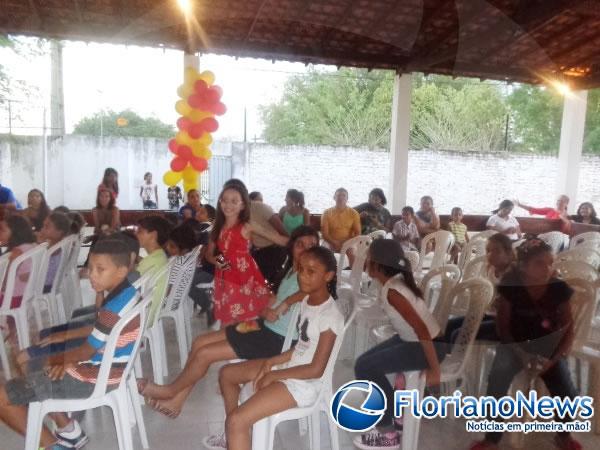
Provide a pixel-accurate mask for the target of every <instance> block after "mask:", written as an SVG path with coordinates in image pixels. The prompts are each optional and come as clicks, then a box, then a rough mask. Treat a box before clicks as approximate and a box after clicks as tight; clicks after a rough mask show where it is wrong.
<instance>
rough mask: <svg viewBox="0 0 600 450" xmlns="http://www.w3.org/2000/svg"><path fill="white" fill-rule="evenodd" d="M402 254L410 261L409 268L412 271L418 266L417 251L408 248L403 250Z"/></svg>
mask: <svg viewBox="0 0 600 450" xmlns="http://www.w3.org/2000/svg"><path fill="white" fill-rule="evenodd" d="M404 256H406V259H408V262H409V263H410V268H411V269H412V271H413V272H414V271H415V270H416V269H417V267H418V266H419V252H415V251H414V250H408V251H405V252H404Z"/></svg>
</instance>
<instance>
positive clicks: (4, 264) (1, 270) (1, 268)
mask: <svg viewBox="0 0 600 450" xmlns="http://www.w3.org/2000/svg"><path fill="white" fill-rule="evenodd" d="M9 258H10V254H8V253H5V254H4V255H2V256H0V286H3V285H4V277H5V276H6V269H8V260H9Z"/></svg>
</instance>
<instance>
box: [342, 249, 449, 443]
mask: <svg viewBox="0 0 600 450" xmlns="http://www.w3.org/2000/svg"><path fill="white" fill-rule="evenodd" d="M366 267H367V271H368V273H369V276H370V277H371V278H374V279H376V280H377V281H379V282H380V283H381V285H382V286H383V288H382V289H381V293H380V297H379V300H380V301H381V306H382V307H383V310H384V312H385V313H386V315H387V316H388V317H389V318H390V320H391V322H392V326H393V327H394V330H395V331H396V335H395V336H393V337H392V338H390V339H388V340H387V341H384V342H382V343H381V344H379V345H376V346H375V347H373V348H372V349H370V350H368V351H367V352H366V353H364V354H362V355H361V356H360V357H359V358H358V359H357V361H356V365H355V366H354V372H355V374H356V379H358V380H369V381H373V382H375V383H377V384H378V385H379V386H380V387H381V388H382V389H383V391H384V393H385V395H386V398H387V402H388V405H393V404H394V389H393V388H392V385H391V384H390V382H389V381H388V379H387V377H386V374H388V373H397V372H406V371H413V370H425V371H426V374H427V385H428V386H436V385H438V384H439V383H440V360H441V359H443V358H444V357H445V355H446V350H447V348H448V346H447V345H446V344H445V343H444V342H443V340H442V339H438V335H439V334H440V327H439V325H438V324H437V322H436V321H435V319H434V318H433V316H432V315H431V312H429V310H428V309H427V305H426V304H425V302H424V301H423V299H422V294H421V291H420V290H419V288H418V287H417V285H416V284H415V280H414V278H413V274H412V270H411V269H410V263H409V262H408V260H407V259H406V258H405V257H404V252H403V251H402V247H401V246H400V244H399V243H398V242H396V241H394V240H391V239H376V240H374V241H373V243H372V244H371V246H370V247H369V253H368V257H367V264H366ZM392 413H393V408H387V410H386V412H385V414H384V416H383V418H382V419H381V421H380V422H379V424H378V425H377V428H375V429H373V430H372V431H370V432H368V433H366V434H363V435H361V436H357V437H356V438H355V439H354V445H355V446H356V447H358V448H360V449H369V450H373V449H399V448H400V435H399V434H398V432H397V431H396V430H395V429H394V423H393V415H392Z"/></svg>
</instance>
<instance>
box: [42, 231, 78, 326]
mask: <svg viewBox="0 0 600 450" xmlns="http://www.w3.org/2000/svg"><path fill="white" fill-rule="evenodd" d="M72 248H73V242H72V240H71V239H68V238H65V239H62V240H61V241H59V242H57V243H56V244H54V245H53V246H52V247H50V248H48V250H47V251H46V253H45V254H44V257H43V259H42V263H41V267H40V271H39V273H38V277H37V280H36V285H35V289H34V296H35V307H36V308H35V311H36V320H37V325H38V328H41V327H42V321H41V314H40V310H39V307H38V306H39V305H38V304H37V303H40V302H43V303H45V305H46V309H47V311H48V316H49V319H50V324H51V325H56V324H59V323H65V322H66V321H67V317H66V314H65V307H64V304H63V301H62V298H61V296H60V295H59V294H60V288H61V287H62V284H63V283H64V274H65V268H66V265H67V262H68V260H69V257H70V253H71V250H72ZM53 255H57V256H56V257H57V258H60V260H59V262H58V266H57V267H56V272H55V273H54V278H53V279H52V280H50V281H51V284H50V291H49V292H47V293H44V288H45V287H46V286H45V284H46V279H47V277H48V269H49V266H50V260H51V258H52V256H53Z"/></svg>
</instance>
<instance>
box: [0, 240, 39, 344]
mask: <svg viewBox="0 0 600 450" xmlns="http://www.w3.org/2000/svg"><path fill="white" fill-rule="evenodd" d="M47 248H48V245H47V244H40V245H36V246H35V247H33V248H32V249H30V250H28V251H26V252H25V253H23V254H22V255H19V256H18V257H16V258H15V259H14V260H13V261H12V263H11V264H10V265H9V267H8V270H7V271H6V275H5V280H4V281H5V283H4V285H5V288H4V301H3V302H2V306H1V307H0V316H6V317H13V318H14V320H15V325H16V328H17V338H18V341H19V348H20V349H23V348H26V347H29V345H30V340H29V332H30V329H29V323H28V321H27V311H28V309H29V307H30V306H32V305H31V303H32V302H33V300H34V287H35V283H36V281H37V277H38V274H39V271H40V267H41V265H42V259H43V257H44V253H45V252H46V249H47ZM27 261H30V263H31V269H30V271H29V276H28V278H27V281H26V283H25V287H24V290H23V299H22V300H21V304H20V306H19V307H17V308H11V302H12V297H13V292H14V288H15V280H16V277H17V269H18V268H19V266H20V265H21V264H23V263H25V262H27Z"/></svg>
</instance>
